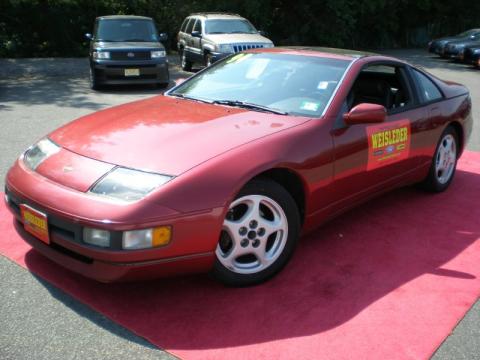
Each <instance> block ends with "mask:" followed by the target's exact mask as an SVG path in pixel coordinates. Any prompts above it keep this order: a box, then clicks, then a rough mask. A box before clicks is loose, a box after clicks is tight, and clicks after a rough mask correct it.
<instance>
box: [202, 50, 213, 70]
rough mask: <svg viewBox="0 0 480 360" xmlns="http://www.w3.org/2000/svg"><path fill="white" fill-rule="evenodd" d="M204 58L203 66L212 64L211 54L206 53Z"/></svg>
mask: <svg viewBox="0 0 480 360" xmlns="http://www.w3.org/2000/svg"><path fill="white" fill-rule="evenodd" d="M204 59H205V60H204V62H205V66H206V67H209V66H210V65H212V64H213V56H212V54H210V53H206V54H205V57H204Z"/></svg>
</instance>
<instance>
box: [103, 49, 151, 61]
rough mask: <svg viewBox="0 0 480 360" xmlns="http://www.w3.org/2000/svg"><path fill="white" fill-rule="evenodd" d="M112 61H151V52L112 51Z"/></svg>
mask: <svg viewBox="0 0 480 360" xmlns="http://www.w3.org/2000/svg"><path fill="white" fill-rule="evenodd" d="M110 59H112V60H150V59H151V53H150V51H111V52H110Z"/></svg>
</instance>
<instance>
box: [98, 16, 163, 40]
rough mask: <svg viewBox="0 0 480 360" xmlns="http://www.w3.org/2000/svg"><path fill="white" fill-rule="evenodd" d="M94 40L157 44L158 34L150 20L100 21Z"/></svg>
mask: <svg viewBox="0 0 480 360" xmlns="http://www.w3.org/2000/svg"><path fill="white" fill-rule="evenodd" d="M95 40H96V41H141V42H147V41H157V42H158V33H157V29H156V28H155V24H154V23H153V21H151V20H138V19H121V20H120V19H115V20H100V21H99V22H98V24H97V28H96V30H95Z"/></svg>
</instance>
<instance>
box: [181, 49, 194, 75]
mask: <svg viewBox="0 0 480 360" xmlns="http://www.w3.org/2000/svg"><path fill="white" fill-rule="evenodd" d="M180 61H181V64H182V70H183V71H192V62H191V61H190V60H188V59H187V53H186V52H185V50H182V53H181V55H180Z"/></svg>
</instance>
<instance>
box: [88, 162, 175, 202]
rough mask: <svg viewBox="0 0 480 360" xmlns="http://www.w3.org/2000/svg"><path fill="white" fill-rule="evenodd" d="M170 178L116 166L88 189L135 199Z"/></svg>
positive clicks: (116, 197) (110, 195)
mask: <svg viewBox="0 0 480 360" xmlns="http://www.w3.org/2000/svg"><path fill="white" fill-rule="evenodd" d="M170 179H172V177H171V176H167V175H160V174H154V173H148V172H144V171H138V170H132V169H127V168H122V167H118V168H116V169H115V170H113V171H112V172H110V173H108V174H107V175H106V176H105V177H103V178H102V179H100V181H99V182H98V183H97V184H95V185H94V186H93V188H91V189H90V192H91V193H94V194H98V195H103V196H107V197H112V198H115V199H119V200H123V201H128V202H131V201H136V200H140V199H141V198H143V197H145V196H146V195H148V194H149V193H150V192H152V191H153V190H155V189H156V188H158V187H159V186H161V185H163V184H165V183H166V182H167V181H169V180H170Z"/></svg>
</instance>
